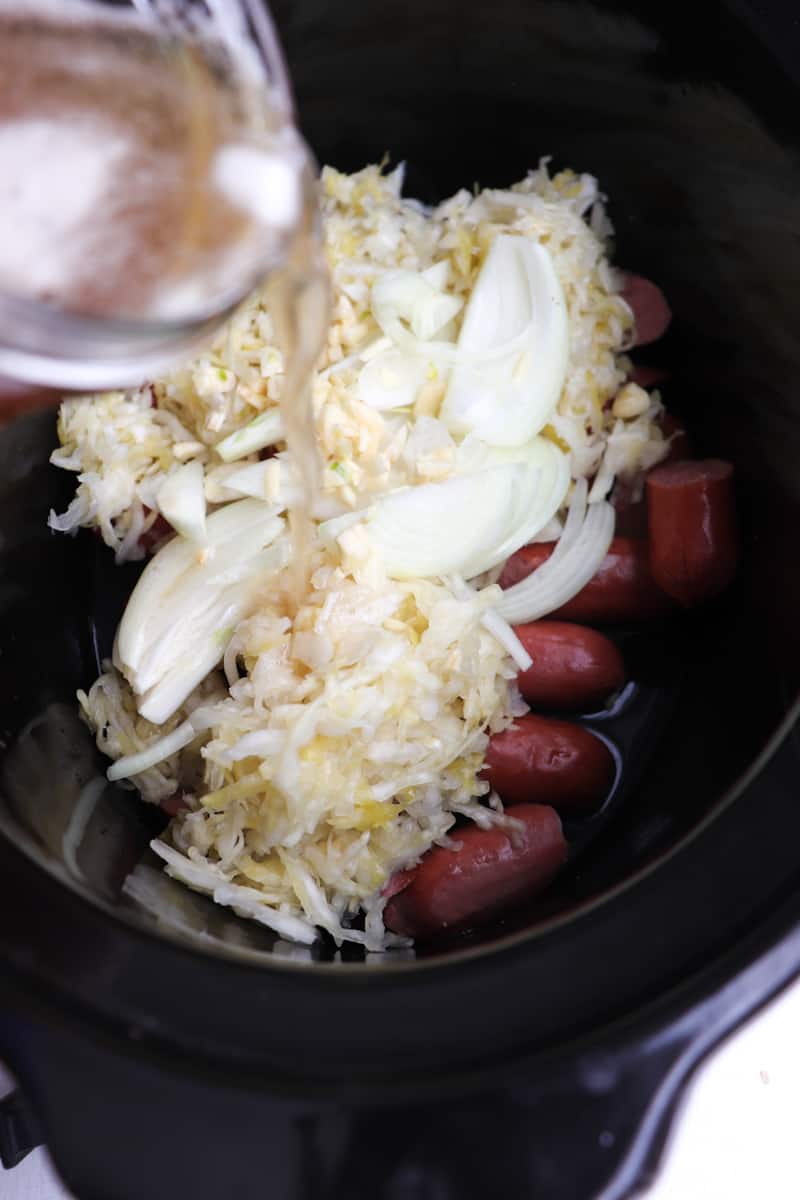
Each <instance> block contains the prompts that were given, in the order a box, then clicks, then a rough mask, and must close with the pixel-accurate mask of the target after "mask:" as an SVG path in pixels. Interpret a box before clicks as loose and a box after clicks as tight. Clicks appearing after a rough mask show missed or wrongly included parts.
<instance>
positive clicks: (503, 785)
mask: <svg viewBox="0 0 800 1200" xmlns="http://www.w3.org/2000/svg"><path fill="white" fill-rule="evenodd" d="M483 776H484V778H485V779H487V780H488V781H489V783H490V784H491V785H492V787H493V788H494V790H495V791H496V792H497V793H498V795H499V796H500V798H501V799H502V800H503V801H504V802H505V803H506V804H525V803H527V802H530V801H534V800H535V801H539V802H541V803H542V804H552V805H553V806H554V807H555V808H557V809H558V810H559V812H562V813H565V812H566V813H585V812H592V811H593V810H595V809H597V808H599V807H600V805H601V804H602V803H603V801H604V800H605V798H606V796H607V795H608V793H609V791H610V789H611V785H612V783H613V782H614V759H613V758H612V757H611V751H610V750H609V749H608V746H606V744H605V742H601V741H600V738H598V737H595V736H594V734H593V733H590V732H589V730H588V729H584V728H583V726H581V725H575V724H574V723H573V722H572V721H559V720H556V719H555V718H553V717H540V716H537V715H535V714H534V713H528V714H527V715H526V716H524V717H519V718H518V719H517V721H516V722H515V723H514V726H513V727H512V728H511V729H505V730H504V731H503V732H502V733H495V734H493V735H492V737H491V739H490V741H489V748H488V750H487V751H486V763H485V766H484V768H483Z"/></svg>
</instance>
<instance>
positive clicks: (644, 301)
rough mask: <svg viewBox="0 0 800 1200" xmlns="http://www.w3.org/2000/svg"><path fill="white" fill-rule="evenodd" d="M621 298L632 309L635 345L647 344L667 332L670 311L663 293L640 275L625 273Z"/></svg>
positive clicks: (670, 315) (670, 318)
mask: <svg viewBox="0 0 800 1200" xmlns="http://www.w3.org/2000/svg"><path fill="white" fill-rule="evenodd" d="M622 298H623V300H625V301H627V303H628V304H629V305H630V307H631V308H632V309H633V315H634V318H635V320H636V343H635V344H636V345H637V346H647V345H649V344H650V342H656V341H658V339H659V338H660V337H662V335H663V334H665V333H666V332H667V329H668V328H669V323H670V321H671V320H672V313H671V311H670V307H669V305H668V304H667V301H666V298H665V296H664V293H663V292H662V291H661V288H660V287H657V286H656V284H654V283H653V282H652V281H651V280H649V279H645V278H644V277H643V276H642V275H633V274H631V273H630V272H628V273H626V275H625V279H624V282H623V284H622Z"/></svg>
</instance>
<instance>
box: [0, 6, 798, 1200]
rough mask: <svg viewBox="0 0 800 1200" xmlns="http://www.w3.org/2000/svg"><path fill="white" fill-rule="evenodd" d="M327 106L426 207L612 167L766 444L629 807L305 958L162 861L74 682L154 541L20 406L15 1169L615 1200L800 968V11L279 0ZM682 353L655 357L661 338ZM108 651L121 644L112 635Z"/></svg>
mask: <svg viewBox="0 0 800 1200" xmlns="http://www.w3.org/2000/svg"><path fill="white" fill-rule="evenodd" d="M274 15H275V17H276V21H277V24H278V27H279V29H280V32H281V34H282V38H283V41H284V46H285V50H286V53H287V57H288V61H289V66H290V70H291V73H292V76H293V79H294V85H295V89H296V96H297V103H298V111H299V116H300V122H301V125H302V127H303V129H304V132H305V134H306V136H307V138H308V140H309V142H310V144H311V145H312V147H313V149H314V151H315V153H316V154H317V156H318V158H319V159H320V160H321V161H328V162H332V163H334V164H336V165H337V166H339V167H341V168H344V169H354V168H357V167H358V166H361V165H363V164H364V163H365V162H368V161H374V160H379V159H381V158H382V156H383V155H384V153H385V152H388V153H389V154H390V155H391V156H392V157H393V159H394V160H395V161H398V160H401V159H404V160H405V161H406V162H407V164H408V171H407V185H406V191H407V193H408V194H411V195H416V196H418V197H419V198H420V199H422V200H426V201H430V200H434V199H436V198H438V197H441V196H444V195H447V194H449V193H450V192H451V191H453V190H455V189H456V188H457V187H459V186H461V185H463V184H465V183H466V184H470V183H471V181H472V180H479V181H480V182H481V183H482V184H493V185H503V184H506V183H508V182H509V181H511V180H513V179H516V178H519V177H520V176H521V175H522V174H524V172H525V170H526V169H527V168H528V167H530V166H532V165H535V164H536V162H537V161H538V160H539V158H540V157H541V156H542V155H547V154H550V155H552V156H553V159H554V163H555V164H556V165H571V166H574V167H575V168H576V169H577V170H585V171H588V172H591V173H593V174H595V175H597V176H598V177H599V178H600V181H601V185H602V187H603V190H604V191H605V192H606V193H607V194H608V196H609V197H610V212H611V217H612V219H613V222H614V225H615V229H616V261H617V262H618V263H620V264H623V265H625V266H626V267H629V268H630V269H632V270H635V271H639V272H641V273H642V274H645V275H648V276H650V277H651V278H653V279H655V280H657V281H658V283H659V284H660V286H661V287H662V288H663V289H664V291H665V292H666V294H667V296H668V298H669V300H670V303H671V305H672V308H673V310H674V314H675V317H674V322H673V327H672V329H671V331H670V333H669V334H668V337H667V339H666V340H665V341H664V342H663V343H661V344H660V345H659V347H658V349H657V350H655V349H654V350H653V351H652V352H651V353H652V354H653V355H654V356H656V355H657V365H659V366H661V367H665V368H667V369H668V370H669V372H670V379H669V382H668V384H667V385H665V398H666V400H667V403H668V405H669V406H670V408H672V409H673V411H675V412H676V413H677V414H678V415H679V416H680V417H681V418H682V419H683V420H684V421H685V422H686V424H687V426H688V427H689V429H690V431H691V434H692V437H693V438H694V439H695V441H696V444H697V446H698V447H699V448H700V450H701V451H703V452H706V453H714V454H715V455H718V456H724V457H727V458H730V459H731V460H732V461H733V462H734V463H735V465H736V470H737V475H738V481H739V504H740V516H741V523H742V538H743V559H742V567H741V571H740V574H739V577H738V579H737V581H736V583H735V585H734V587H733V588H732V589H731V590H730V591H729V592H728V593H727V594H726V595H725V596H724V597H723V598H721V599H720V600H719V601H716V602H714V603H713V604H711V605H710V606H708V607H707V608H705V609H703V610H699V611H697V612H695V613H693V614H691V615H687V616H686V617H685V618H684V617H682V618H675V619H674V620H673V621H672V622H670V623H669V624H668V626H667V627H665V628H664V629H663V630H661V631H660V632H659V634H658V636H652V635H650V636H648V637H645V638H644V639H641V638H638V637H637V636H636V635H635V634H633V635H632V636H631V640H630V643H629V653H630V656H631V661H632V662H633V663H634V664H635V666H634V672H633V673H634V678H635V680H636V683H637V686H638V687H639V688H640V693H641V697H642V706H643V707H642V706H640V707H639V709H637V712H639V713H642V712H644V713H645V715H646V718H647V719H646V720H639V719H638V718H637V721H635V722H632V723H630V724H629V725H627V726H626V725H625V724H624V723H623V724H622V725H620V726H619V727H618V728H617V730H616V732H615V737H617V738H618V740H619V741H620V744H621V745H622V746H623V752H624V757H625V762H626V764H627V770H628V774H627V776H626V779H627V782H626V791H625V798H624V803H621V804H619V805H617V806H615V808H614V811H613V813H612V815H611V816H610V818H608V819H604V820H603V822H602V825H599V826H598V827H597V828H596V829H594V830H593V831H592V836H591V837H587V839H586V842H585V845H583V846H582V848H581V849H580V853H577V854H575V855H574V858H573V861H572V862H571V864H570V866H569V868H568V869H567V870H566V871H565V873H564V874H563V876H562V877H561V878H560V880H559V882H558V884H557V886H556V887H555V888H554V889H553V890H552V891H551V892H550V893H548V896H547V899H546V901H543V902H541V903H539V904H538V906H537V907H535V908H531V909H530V911H528V912H522V913H518V914H515V915H514V916H511V917H509V918H508V919H507V920H506V921H501V922H497V923H495V924H494V925H493V926H491V927H490V928H489V929H488V930H485V931H483V932H482V933H480V934H472V935H467V936H462V937H460V938H455V939H451V940H450V941H449V942H447V943H446V944H440V945H439V946H435V945H434V946H431V947H430V948H427V949H425V948H423V949H422V950H421V951H420V952H419V953H418V954H413V953H412V954H405V955H404V954H394V955H392V954H389V955H386V956H385V957H381V956H370V955H368V956H366V957H365V956H364V955H362V954H360V953H359V952H357V951H356V950H348V949H344V950H342V951H341V952H337V951H336V950H335V948H334V947H333V946H327V945H325V944H324V943H320V946H319V947H317V948H315V949H313V950H312V951H308V950H304V949H301V948H292V947H289V946H287V945H286V944H284V943H277V944H276V943H275V942H274V941H273V940H272V939H271V937H270V935H269V934H268V932H267V931H266V930H264V929H261V928H256V927H253V926H252V925H250V924H247V923H245V922H242V921H240V920H238V919H237V918H236V917H235V916H233V915H232V914H231V913H229V912H226V911H221V910H219V909H215V908H214V907H213V906H212V905H211V904H210V902H208V901H207V900H205V899H204V898H202V897H199V896H195V895H193V894H191V893H188V892H186V891H184V890H183V889H181V888H180V887H179V885H177V884H174V883H172V882H171V881H170V880H169V879H167V878H166V877H165V876H156V875H155V868H154V867H153V873H154V878H155V879H156V880H157V884H156V885H154V886H156V887H157V890H158V897H159V900H158V903H157V904H153V903H150V904H144V903H140V902H137V901H136V899H135V898H132V897H131V896H130V895H129V894H128V892H127V891H123V883H124V881H125V879H126V878H127V877H128V876H129V874H130V872H131V871H132V869H133V867H134V866H135V865H136V864H137V863H141V862H144V863H145V864H146V863H147V853H148V851H147V844H148V841H149V840H150V839H151V838H152V837H153V836H154V835H155V834H156V833H157V832H158V830H159V828H160V826H161V818H160V816H159V814H158V813H157V812H154V811H152V810H150V809H149V808H146V807H145V806H143V805H142V804H141V803H140V802H139V801H138V799H137V798H136V796H135V794H133V793H131V792H125V791H122V790H120V789H118V788H115V787H114V786H112V785H107V784H106V783H105V781H104V778H103V764H102V763H101V762H100V760H99V757H98V755H97V753H96V751H95V749H94V746H93V743H92V740H91V737H90V734H89V732H88V730H87V729H85V728H84V727H83V726H82V724H81V722H80V721H79V719H78V716H77V712H76V705H75V700H74V696H75V691H76V689H77V688H78V687H81V686H86V685H87V684H88V683H89V682H91V680H92V678H93V677H94V675H95V673H96V669H97V661H98V658H99V657H102V655H103V653H104V652H107V646H108V644H109V639H110V637H111V635H112V633H113V627H114V623H115V621H116V619H117V618H118V615H119V612H120V608H121V605H122V604H123V603H124V598H125V596H126V595H127V592H128V591H129V589H130V586H131V582H132V575H131V572H130V570H129V569H125V570H117V569H115V568H113V565H112V564H111V563H110V561H109V559H108V557H107V555H106V554H105V552H104V551H103V550H102V548H100V547H99V545H98V544H97V543H96V542H95V541H94V539H92V538H90V537H86V538H83V537H79V538H77V539H75V540H70V539H67V538H59V537H55V536H53V535H51V534H50V533H49V532H48V530H47V527H46V517H47V512H48V510H49V509H50V508H51V507H56V508H58V507H59V506H60V505H62V504H63V501H64V498H65V492H64V489H65V487H66V488H68V487H69V481H68V480H65V479H64V478H63V475H60V473H58V472H56V471H55V470H54V469H52V468H50V467H49V466H48V461H47V460H48V454H49V451H50V449H51V448H52V446H53V445H54V444H55V429H54V426H55V421H54V416H53V414H52V413H46V414H38V415H33V416H26V417H24V418H21V419H20V420H18V421H16V422H13V423H12V424H10V425H8V426H7V427H6V428H5V429H4V430H3V431H2V434H0V465H1V467H2V469H1V470H0V493H1V495H2V503H0V561H2V583H1V584H0V600H1V601H2V606H3V621H2V627H0V669H1V670H2V679H3V687H2V689H1V690H0V736H1V737H2V761H1V762H0V797H1V800H0V829H1V831H2V833H1V835H0V898H1V900H2V902H1V903H0V957H1V958H2V966H3V970H2V985H1V986H0V1055H2V1057H3V1059H4V1060H6V1061H7V1062H8V1063H9V1065H10V1066H11V1068H12V1069H13V1071H14V1072H15V1074H16V1076H17V1078H18V1080H19V1082H20V1091H19V1092H18V1093H17V1094H16V1095H15V1096H14V1098H13V1099H12V1100H10V1101H6V1102H5V1105H4V1108H3V1112H2V1121H1V1122H0V1127H2V1137H1V1138H0V1142H1V1143H2V1151H3V1155H4V1158H5V1161H6V1162H7V1163H11V1162H13V1161H14V1160H15V1159H16V1158H18V1157H19V1156H21V1155H22V1154H23V1153H24V1152H25V1150H26V1148H27V1147H28V1146H29V1145H31V1144H34V1143H35V1142H36V1141H38V1140H44V1141H45V1142H46V1143H47V1145H48V1147H49V1149H50V1152H51V1153H52V1155H53V1157H54V1159H55V1162H56V1164H57V1166H58V1169H59V1171H60V1172H61V1173H62V1174H63V1177H64V1179H65V1181H66V1183H67V1184H68V1186H69V1187H70V1188H71V1189H72V1190H73V1191H74V1192H75V1194H76V1195H78V1196H80V1197H81V1200H141V1198H142V1197H145V1196H146V1197H148V1198H149V1200H159V1198H161V1197H173V1196H175V1195H179V1196H192V1197H193V1198H194V1200H211V1198H212V1197H214V1198H216V1197H220V1196H237V1197H238V1198H239V1200H248V1198H250V1197H263V1196H270V1197H274V1198H275V1200H300V1198H301V1197H302V1198H308V1200H311V1198H313V1200H326V1198H330V1200H341V1198H343V1197H359V1198H360V1197H363V1196H371V1197H374V1198H376V1200H377V1198H380V1200H401V1198H403V1200H405V1198H406V1197H408V1198H414V1200H417V1198H418V1200H423V1198H425V1200H428V1198H430V1200H434V1198H435V1200H450V1198H453V1200H469V1198H471V1197H486V1196H488V1195H503V1196H513V1197H520V1198H522V1197H534V1196H535V1197H536V1198H537V1200H551V1198H552V1200H566V1198H569V1200H573V1198H580V1200H582V1198H587V1200H588V1198H594V1197H604V1198H608V1200H610V1198H612V1197H614V1198H616V1197H623V1196H628V1195H632V1194H634V1193H636V1192H637V1191H638V1190H640V1189H642V1188H644V1187H645V1186H646V1183H647V1180H648V1178H650V1177H651V1175H652V1173H653V1171H654V1170H655V1169H656V1168H657V1163H658V1158H659V1153H660V1149H661V1147H662V1145H663V1140H664V1137H665V1134H666V1131H667V1129H668V1127H669V1121H670V1118H671V1116H672V1114H673V1111H674V1108H675V1105H676V1102H677V1100H678V1098H679V1096H680V1091H681V1087H682V1085H683V1083H684V1082H685V1080H686V1078H687V1077H688V1075H689V1074H690V1072H691V1071H692V1069H693V1068H694V1066H695V1065H696V1063H697V1062H698V1061H699V1060H700V1059H701V1058H702V1056H703V1055H704V1054H705V1053H706V1052H707V1050H708V1049H709V1048H710V1047H712V1046H713V1045H714V1044H715V1043H716V1042H717V1041H718V1040H719V1039H720V1038H722V1037H723V1036H725V1035H726V1034H727V1033H729V1032H730V1031H731V1030H733V1029H734V1028H735V1027H736V1025H737V1023H738V1022H740V1021H741V1020H743V1019H744V1018H745V1017H746V1016H747V1015H748V1014H749V1013H750V1012H752V1011H753V1010H754V1009H755V1007H757V1006H758V1005H760V1004H761V1003H762V1002H763V1001H764V1000H765V999H766V998H767V997H769V996H770V995H772V994H773V993H774V992H775V991H776V990H777V989H779V988H780V987H782V986H783V985H784V984H785V983H786V982H787V981H789V980H791V979H792V978H793V977H794V975H795V974H796V972H797V969H798V966H800V929H799V928H798V916H800V852H799V851H798V845H799V844H800V806H799V805H798V803H797V800H798V784H797V780H798V777H799V776H798V768H799V767H800V737H799V735H798V713H799V712H800V708H799V707H798V699H797V697H798V681H799V679H800V638H798V636H797V632H796V621H797V613H798V612H799V611H800V566H799V565H798V564H799V563H800V558H799V557H798V555H797V539H796V531H797V528H798V518H799V517H800V472H798V463H800V407H799V402H798V398H797V390H796V387H795V382H794V381H795V378H796V374H797V372H798V370H800V315H799V313H800V309H799V308H798V300H797V295H798V285H800V210H799V209H798V203H797V197H798V195H800V159H799V158H798V148H799V147H800V125H799V124H798V118H797V114H798V111H799V108H800V106H799V103H798V102H799V101H800V24H798V21H797V17H796V15H795V13H794V10H793V6H791V5H790V4H788V3H786V4H783V3H780V2H775V3H766V2H762V3H756V2H755V0H753V2H752V3H745V2H744V0H730V2H729V3H721V2H715V0H709V2H707V3H704V4H702V5H694V6H690V7H687V8H681V7H680V6H678V5H665V4H663V3H655V2H652V0H639V2H636V3H634V2H632V0H629V2H628V3H623V2H618V0H595V2H593V3H589V2H587V0H570V2H568V0H494V2H493V3H491V4H474V3H467V2H466V0H427V2H426V3H425V4H409V3H408V2H405V3H399V2H397V0H383V2H382V3H381V4H371V3H369V0H344V2H343V3H339V4H330V3H324V2H323V0H280V2H276V3H275V4H274ZM653 361H654V362H655V361H656V359H655V358H654V359H653ZM104 648H106V649H105V651H104Z"/></svg>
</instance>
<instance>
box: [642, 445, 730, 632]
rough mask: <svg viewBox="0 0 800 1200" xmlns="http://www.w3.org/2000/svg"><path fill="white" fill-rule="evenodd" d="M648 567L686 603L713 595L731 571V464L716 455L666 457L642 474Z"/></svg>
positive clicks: (660, 583) (661, 584)
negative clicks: (673, 459)
mask: <svg viewBox="0 0 800 1200" xmlns="http://www.w3.org/2000/svg"><path fill="white" fill-rule="evenodd" d="M647 516H648V524H649V529H650V569H651V571H652V574H653V578H654V579H655V581H656V583H657V584H658V586H659V587H660V588H662V589H663V591H665V592H666V593H667V595H669V596H671V597H672V598H673V599H674V600H677V601H678V603H679V604H682V605H684V607H686V608H689V607H691V605H693V604H700V603H701V602H702V601H703V600H708V599H710V598H711V597H712V596H717V595H719V593H720V592H722V591H724V589H725V588H726V587H727V586H728V584H729V583H730V582H731V580H732V579H733V577H734V575H735V574H736V563H737V559H738V537H737V531H736V509H735V504H734V495H733V467H732V466H731V464H730V463H727V462H722V461H721V460H720V459H713V458H710V459H706V460H705V461H703V462H677V463H667V464H666V465H664V466H660V467H656V468H655V469H654V470H653V471H651V472H650V474H649V475H648V477H647Z"/></svg>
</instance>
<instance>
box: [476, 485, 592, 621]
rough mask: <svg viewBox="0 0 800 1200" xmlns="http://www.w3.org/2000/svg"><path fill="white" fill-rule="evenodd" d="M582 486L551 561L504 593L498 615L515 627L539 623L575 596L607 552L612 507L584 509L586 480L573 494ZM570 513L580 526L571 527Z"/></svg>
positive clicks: (590, 506)
mask: <svg viewBox="0 0 800 1200" xmlns="http://www.w3.org/2000/svg"><path fill="white" fill-rule="evenodd" d="M581 485H582V488H581V494H580V496H579V498H578V503H577V504H575V501H574V500H573V505H574V507H573V508H571V509H570V513H569V515H568V517H567V521H566V524H565V526H564V532H563V533H562V535H561V538H560V539H559V542H558V544H557V545H556V548H555V550H554V551H553V553H552V555H551V556H550V558H549V559H548V560H547V561H546V562H544V563H542V565H541V566H540V567H539V568H537V570H535V571H534V572H533V573H532V574H531V575H529V576H528V577H527V578H526V579H522V580H520V582H519V583H516V584H514V586H513V587H510V588H509V589H508V590H507V591H506V592H504V593H503V596H502V599H501V600H500V602H499V604H498V605H497V611H498V612H499V613H500V615H501V616H503V617H505V619H506V620H507V621H510V622H511V623H512V624H514V625H517V624H520V623H521V622H524V621H538V620H539V618H540V617H544V616H546V615H547V614H548V613H551V612H553V611H554V610H555V609H557V608H560V607H561V605H562V604H566V603H567V601H568V600H571V599H572V597H573V596H577V594H578V592H579V591H580V590H581V588H583V587H585V586H586V584H587V583H588V582H589V580H590V579H591V578H592V577H593V576H594V575H595V573H596V572H597V570H598V568H599V567H600V564H601V563H602V561H603V559H604V558H605V556H606V554H607V553H608V548H609V546H610V545H611V539H612V538H613V536H614V508H613V506H612V505H611V504H608V503H607V502H606V501H605V500H601V501H598V502H597V503H596V504H590V505H589V506H588V510H586V500H585V498H586V484H585V481H583V480H581V483H580V484H578V485H576V492H577V491H578V488H579V487H581ZM584 513H585V515H584ZM573 514H577V515H578V517H579V522H580V523H579V524H576V523H574V522H573V523H572V524H570V522H571V521H572V517H573Z"/></svg>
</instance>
